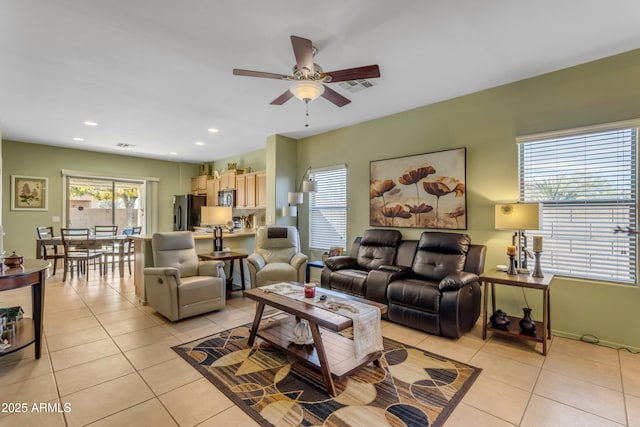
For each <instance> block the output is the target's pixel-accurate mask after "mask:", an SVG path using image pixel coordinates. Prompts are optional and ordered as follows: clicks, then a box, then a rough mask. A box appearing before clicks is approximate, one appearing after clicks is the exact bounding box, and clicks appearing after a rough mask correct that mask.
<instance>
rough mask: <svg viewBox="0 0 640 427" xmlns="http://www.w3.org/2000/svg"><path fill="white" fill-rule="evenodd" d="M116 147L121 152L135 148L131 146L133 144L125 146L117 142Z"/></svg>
mask: <svg viewBox="0 0 640 427" xmlns="http://www.w3.org/2000/svg"><path fill="white" fill-rule="evenodd" d="M116 147H118V148H122V149H123V150H132V149H134V148H136V146H135V145H133V144H125V143H124V142H118V143H117V144H116Z"/></svg>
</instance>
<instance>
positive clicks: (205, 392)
mask: <svg viewBox="0 0 640 427" xmlns="http://www.w3.org/2000/svg"><path fill="white" fill-rule="evenodd" d="M30 298H31V296H30V291H29V289H19V290H13V291H6V292H0V306H7V305H16V304H18V305H22V306H23V307H24V308H25V309H26V310H25V311H26V314H27V316H30V308H29V307H30ZM253 310H254V304H253V303H252V302H251V301H250V300H246V299H244V298H243V297H242V296H241V295H240V294H239V293H234V295H233V297H232V298H231V299H230V300H229V301H228V302H227V306H226V307H225V308H224V309H223V310H221V311H218V312H212V313H209V314H206V315H202V316H199V317H195V318H192V319H188V320H183V321H180V322H177V323H171V322H169V321H167V320H166V319H164V318H163V317H161V316H160V315H158V314H157V313H156V312H155V310H154V309H153V308H151V307H149V306H142V305H140V304H138V302H137V299H136V297H135V292H134V287H133V278H132V277H126V278H124V279H120V278H117V277H115V278H114V277H113V276H108V277H106V278H105V277H100V276H99V275H97V274H92V275H91V278H90V282H89V283H86V282H85V281H84V278H77V277H76V278H74V279H73V280H71V281H68V282H66V283H62V282H61V274H58V275H57V276H55V277H52V278H50V279H49V281H48V282H47V284H46V293H45V345H44V350H43V351H44V354H43V355H42V357H41V358H40V359H39V360H35V359H34V346H29V347H27V348H25V349H23V350H21V351H19V352H16V353H13V354H11V355H7V356H5V357H3V358H0V402H1V403H2V405H3V406H2V408H0V427H2V426H16V425H19V426H21V427H25V426H47V427H49V426H65V425H66V426H83V425H92V426H123V425H127V426H138V425H139V426H142V425H148V426H175V425H179V426H196V425H197V426H214V425H215V426H227V425H229V426H231V425H233V426H235V425H238V426H243V427H244V426H251V425H257V424H256V423H255V422H254V421H253V420H252V419H251V418H250V417H249V416H247V415H246V414H245V413H244V412H243V411H242V410H240V409H239V408H237V407H236V406H235V405H234V404H233V403H232V402H231V401H230V400H229V399H228V398H227V397H225V396H224V394H222V393H221V392H220V391H218V390H217V389H216V388H215V387H214V386H213V385H212V384H211V383H209V382H208V381H207V380H206V379H204V378H203V377H202V376H201V375H200V374H198V373H197V372H196V370H195V369H193V368H192V367H191V366H190V365H188V364H187V363H186V362H185V361H183V360H182V359H181V358H179V357H178V356H177V354H176V353H175V352H174V351H173V350H171V348H170V347H171V346H173V345H176V344H180V343H183V342H187V341H189V340H193V339H197V338H200V337H203V336H206V335H208V334H212V333H215V332H218V331H222V330H225V329H227V328H230V327H233V326H237V325H240V324H244V323H248V322H249V321H251V320H252V317H253ZM383 334H384V335H385V336H388V337H390V338H393V339H396V340H399V341H402V342H405V343H407V344H411V345H414V346H417V347H420V348H423V349H425V350H428V351H431V352H434V353H438V354H441V355H444V356H447V357H450V358H453V359H456V360H459V361H462V362H467V363H470V364H472V365H474V366H478V367H481V368H482V369H483V371H482V373H481V375H480V377H479V378H478V380H477V381H476V383H475V384H474V385H473V387H472V388H471V389H470V391H469V392H468V393H467V395H466V396H465V397H464V399H463V400H462V402H461V403H460V404H459V405H458V407H457V408H456V409H455V410H454V412H453V413H452V414H451V416H450V417H449V419H448V421H447V423H446V426H447V427H455V426H474V427H479V426H490V427H496V426H535V427H540V426H581V427H584V426H629V427H640V355H638V354H630V353H628V352H625V351H616V350H613V349H610V348H605V347H599V346H595V345H593V344H587V343H583V342H579V341H574V340H568V339H564V338H559V337H555V338H554V339H553V341H552V343H551V346H550V351H549V354H548V355H547V357H543V356H542V355H540V354H539V352H537V351H539V350H540V345H538V346H536V347H535V348H534V347H533V344H532V343H526V342H524V343H523V342H520V341H513V340H509V339H505V338H501V337H491V338H490V339H488V340H487V341H483V340H482V338H481V337H482V332H481V326H480V324H478V326H476V328H474V330H473V331H471V332H470V333H468V334H466V335H465V336H464V337H462V338H460V339H458V340H451V339H446V338H441V337H436V336H431V335H428V334H424V333H421V332H418V331H415V330H412V329H409V328H406V327H402V326H399V325H396V324H393V323H388V322H383ZM536 350H537V351H536ZM203 396H206V397H207V398H203ZM22 403H26V408H25V406H23V405H21V404H22ZM34 403H35V404H37V405H36V406H35V407H34V406H33V404H34ZM12 404H13V405H12ZM41 404H44V406H42V405H41ZM47 404H49V406H47ZM23 409H24V410H25V411H23V412H18V411H20V410H23ZM65 409H67V411H66V412H65ZM372 427H373V426H372Z"/></svg>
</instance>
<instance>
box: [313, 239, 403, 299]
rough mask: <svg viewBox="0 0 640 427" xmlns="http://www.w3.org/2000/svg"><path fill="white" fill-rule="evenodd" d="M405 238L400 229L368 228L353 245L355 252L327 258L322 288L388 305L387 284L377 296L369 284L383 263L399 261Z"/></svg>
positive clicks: (323, 271) (391, 263) (322, 276)
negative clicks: (400, 249)
mask: <svg viewBox="0 0 640 427" xmlns="http://www.w3.org/2000/svg"><path fill="white" fill-rule="evenodd" d="M401 240H402V234H401V233H400V232H399V231H398V230H381V229H376V228H373V229H369V230H365V231H364V233H363V234H362V237H361V238H359V239H357V240H356V242H355V244H354V245H353V247H352V248H351V249H352V251H353V253H351V254H350V255H348V256H346V255H345V256H338V257H331V258H328V259H327V260H326V262H325V267H324V268H323V269H322V275H321V284H322V287H324V288H330V289H335V290H337V291H340V292H344V293H347V294H351V295H356V296H360V297H364V298H367V299H371V300H374V301H378V302H381V303H383V304H386V303H387V301H386V286H384V287H383V289H382V290H381V291H380V292H379V293H380V294H381V295H380V297H379V298H376V297H372V296H370V295H369V293H370V292H371V291H374V292H375V291H376V290H375V289H372V287H371V286H367V282H368V280H369V278H370V276H372V275H373V274H375V272H376V271H377V270H378V269H379V268H380V267H381V266H386V265H394V264H395V262H396V255H397V253H398V247H399V246H400V242H401Z"/></svg>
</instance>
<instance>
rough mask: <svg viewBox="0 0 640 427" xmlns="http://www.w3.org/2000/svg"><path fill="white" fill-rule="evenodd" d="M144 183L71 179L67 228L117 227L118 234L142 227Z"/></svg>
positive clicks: (87, 178) (91, 178) (107, 179)
mask: <svg viewBox="0 0 640 427" xmlns="http://www.w3.org/2000/svg"><path fill="white" fill-rule="evenodd" d="M144 189H145V186H144V182H137V181H125V180H115V179H110V178H97V177H86V178H85V177H74V176H67V188H66V190H67V191H66V193H67V200H66V204H67V216H66V221H67V226H68V227H72V228H90V229H93V227H94V226H95V225H117V226H118V233H119V234H122V233H124V232H125V230H130V229H131V228H133V227H135V226H142V224H143V221H142V215H143V213H144V206H143V200H144Z"/></svg>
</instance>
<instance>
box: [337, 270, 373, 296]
mask: <svg viewBox="0 0 640 427" xmlns="http://www.w3.org/2000/svg"><path fill="white" fill-rule="evenodd" d="M366 285H367V272H366V271H362V270H351V269H346V270H340V271H334V272H333V273H331V289H336V290H338V291H341V292H346V293H348V294H352V295H358V296H362V297H364V296H365V292H366Z"/></svg>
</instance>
